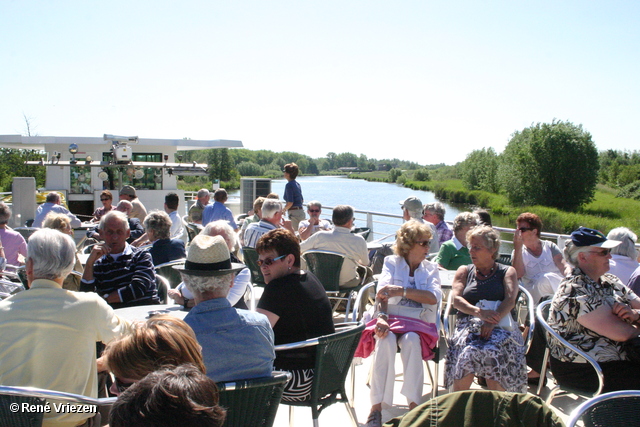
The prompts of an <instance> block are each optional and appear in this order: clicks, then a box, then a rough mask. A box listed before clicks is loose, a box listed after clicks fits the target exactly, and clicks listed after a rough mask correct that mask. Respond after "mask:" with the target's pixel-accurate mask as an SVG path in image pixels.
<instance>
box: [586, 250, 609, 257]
mask: <svg viewBox="0 0 640 427" xmlns="http://www.w3.org/2000/svg"><path fill="white" fill-rule="evenodd" d="M587 252H589V253H590V254H596V255H600V256H609V254H610V253H611V248H607V249H603V250H601V251H587Z"/></svg>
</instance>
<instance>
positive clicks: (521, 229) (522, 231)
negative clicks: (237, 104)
mask: <svg viewBox="0 0 640 427" xmlns="http://www.w3.org/2000/svg"><path fill="white" fill-rule="evenodd" d="M518 230H520V232H521V233H524V232H525V231H531V230H533V228H530V227H520V228H518Z"/></svg>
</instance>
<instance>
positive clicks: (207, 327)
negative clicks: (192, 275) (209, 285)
mask: <svg viewBox="0 0 640 427" xmlns="http://www.w3.org/2000/svg"><path fill="white" fill-rule="evenodd" d="M184 321H185V322H187V324H188V325H189V326H191V328H192V329H193V331H194V332H195V333H196V337H197V338H198V342H199V343H200V345H201V346H202V356H203V358H204V365H205V367H206V368H207V376H208V377H209V378H211V379H213V380H214V381H215V382H219V381H233V380H241V379H248V378H259V377H269V376H271V371H273V360H274V359H275V357H276V356H275V351H274V349H273V330H272V329H271V325H270V324H269V320H268V319H267V316H265V315H263V314H260V313H256V312H253V311H248V310H239V309H235V308H233V307H231V304H229V301H228V300H227V299H226V298H215V299H211V300H207V301H203V302H201V303H200V304H198V305H196V306H195V307H193V308H192V309H191V311H190V312H189V314H187V316H186V317H185V318H184Z"/></svg>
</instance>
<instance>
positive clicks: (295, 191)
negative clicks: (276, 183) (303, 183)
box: [284, 179, 304, 208]
mask: <svg viewBox="0 0 640 427" xmlns="http://www.w3.org/2000/svg"><path fill="white" fill-rule="evenodd" d="M284 201H285V202H287V203H289V202H292V203H293V206H294V207H295V206H297V207H300V208H301V207H302V202H304V198H303V197H302V189H301V188H300V184H298V181H296V180H295V179H292V180H291V181H289V182H287V185H285V186H284Z"/></svg>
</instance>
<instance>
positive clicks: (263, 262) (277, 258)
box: [256, 254, 287, 267]
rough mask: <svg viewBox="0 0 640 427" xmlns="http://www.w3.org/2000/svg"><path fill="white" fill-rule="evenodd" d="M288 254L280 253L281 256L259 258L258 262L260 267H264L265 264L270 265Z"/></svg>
mask: <svg viewBox="0 0 640 427" xmlns="http://www.w3.org/2000/svg"><path fill="white" fill-rule="evenodd" d="M286 256H287V254H285V255H280V256H279V257H275V258H274V259H271V258H265V259H259V260H258V262H257V263H256V264H258V267H262V266H263V265H266V266H269V265H271V264H273V262H274V261H277V260H279V259H281V258H284V257H286Z"/></svg>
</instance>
